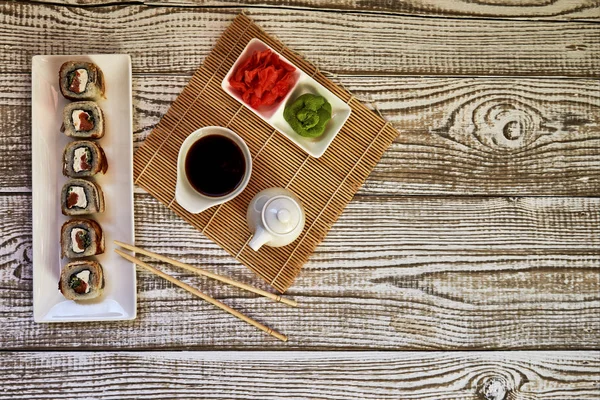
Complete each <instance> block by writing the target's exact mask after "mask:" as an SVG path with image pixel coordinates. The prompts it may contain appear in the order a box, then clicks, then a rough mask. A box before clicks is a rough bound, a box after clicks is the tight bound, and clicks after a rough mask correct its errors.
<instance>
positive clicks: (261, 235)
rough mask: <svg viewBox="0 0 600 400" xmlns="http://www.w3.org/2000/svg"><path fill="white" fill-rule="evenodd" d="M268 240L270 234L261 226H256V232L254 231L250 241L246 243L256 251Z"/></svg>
mask: <svg viewBox="0 0 600 400" xmlns="http://www.w3.org/2000/svg"><path fill="white" fill-rule="evenodd" d="M269 240H271V235H270V234H269V233H268V232H267V231H265V230H264V229H263V228H261V227H257V228H256V232H254V235H253V236H252V239H250V243H248V245H249V246H250V248H251V249H252V250H254V251H258V249H260V248H261V247H262V245H263V244H265V243H267V242H268V241H269Z"/></svg>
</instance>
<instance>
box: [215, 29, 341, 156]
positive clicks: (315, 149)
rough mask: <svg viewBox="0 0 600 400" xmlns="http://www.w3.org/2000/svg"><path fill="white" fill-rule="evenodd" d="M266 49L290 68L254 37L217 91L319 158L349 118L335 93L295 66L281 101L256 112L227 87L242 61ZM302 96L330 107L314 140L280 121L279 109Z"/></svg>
mask: <svg viewBox="0 0 600 400" xmlns="http://www.w3.org/2000/svg"><path fill="white" fill-rule="evenodd" d="M266 49H270V50H271V51H272V52H274V53H275V54H277V55H278V56H279V58H280V59H281V60H282V61H284V62H286V63H288V64H290V65H294V64H292V63H291V62H290V61H288V60H287V59H286V58H285V57H283V56H282V55H281V54H279V53H278V52H276V51H275V50H273V48H271V47H270V46H268V45H267V44H266V43H264V42H263V41H261V40H259V39H256V38H254V39H252V40H250V42H248V44H247V45H246V48H245V49H244V50H243V51H242V53H241V54H240V56H239V57H238V59H237V60H236V61H235V63H234V64H233V66H232V67H231V69H230V70H229V72H228V73H227V75H225V78H224V79H223V82H221V88H223V90H224V91H225V92H227V94H229V95H230V96H231V97H233V98H234V99H236V100H237V101H239V102H240V103H241V104H243V105H245V106H246V107H247V108H248V109H249V110H250V111H252V112H253V113H254V114H256V115H258V116H259V117H260V118H261V119H263V120H264V121H265V122H266V123H268V124H269V125H271V126H272V127H273V128H274V129H276V130H278V131H279V132H281V133H282V134H283V135H284V136H286V137H287V138H288V139H290V140H291V141H292V142H294V143H295V144H296V145H297V146H298V147H300V148H301V149H302V150H304V151H305V152H307V153H308V154H310V155H311V156H313V157H315V158H318V157H321V156H322V155H323V153H325V150H327V147H329V145H330V144H331V142H332V141H333V139H334V138H335V136H336V135H337V134H338V132H339V131H340V129H342V126H343V125H344V123H346V120H347V119H348V117H350V113H351V112H352V110H351V109H350V106H349V105H348V104H346V103H344V102H343V101H342V100H341V99H340V98H339V97H337V96H336V95H335V94H333V93H331V92H330V91H329V90H327V89H326V88H325V87H324V86H323V85H321V84H320V83H319V82H317V81H315V80H314V79H313V78H311V77H310V76H308V74H306V73H305V72H304V71H302V70H301V69H300V68H298V67H295V68H296V71H294V81H295V83H294V86H293V87H292V89H291V90H290V91H289V92H288V94H287V95H286V96H285V97H284V98H283V99H282V100H281V101H279V102H278V103H275V104H273V105H272V106H270V107H260V108H259V109H258V110H256V109H254V108H252V107H250V105H249V104H246V103H245V102H244V101H243V100H242V96H241V94H240V93H239V92H237V91H236V90H235V89H233V88H232V87H231V85H230V84H229V77H230V76H231V75H232V74H233V72H234V71H235V70H236V69H237V67H238V66H239V65H240V64H241V63H242V61H244V60H246V58H247V57H250V56H252V54H253V53H254V52H255V51H263V50H266ZM305 93H312V94H318V95H320V96H323V97H324V98H325V99H326V100H327V101H328V102H329V104H331V108H332V113H331V120H330V121H329V122H328V123H327V126H326V127H325V132H324V133H323V135H321V136H319V137H318V138H307V137H304V136H300V135H299V134H297V133H296V132H295V131H294V130H293V129H292V127H291V126H290V125H289V124H288V123H287V121H286V120H285V119H284V118H283V110H284V109H285V106H286V105H287V104H288V103H291V102H293V101H294V100H296V99H297V98H298V97H299V96H300V95H303V94H305Z"/></svg>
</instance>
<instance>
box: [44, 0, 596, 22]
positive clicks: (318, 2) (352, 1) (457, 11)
mask: <svg viewBox="0 0 600 400" xmlns="http://www.w3.org/2000/svg"><path fill="white" fill-rule="evenodd" d="M38 2H41V3H53V4H56V3H63V4H70V5H82V6H90V5H95V6H97V5H103V4H114V2H112V1H111V0H58V1H57V0H38ZM129 3H131V2H129ZM134 3H139V4H146V5H152V6H159V5H166V6H181V7H227V6H228V7H249V6H252V7H281V8H284V7H285V8H289V7H294V8H301V9H305V10H310V11H312V10H314V9H317V10H324V9H327V10H338V11H368V12H382V13H401V14H413V15H425V16H442V17H486V18H530V19H536V20H546V19H552V20H581V19H584V20H597V19H599V18H600V10H599V9H598V3H597V2H596V1H594V0H575V1H573V0H571V1H550V2H549V1H546V0H533V1H527V2H514V1H510V0H500V1H498V0H493V1H474V0H437V1H435V2H431V1H427V0H409V1H386V0H370V1H368V2H365V1H360V0H344V1H333V0H283V1H281V0H244V1H238V0H149V1H143V0H137V1H134Z"/></svg>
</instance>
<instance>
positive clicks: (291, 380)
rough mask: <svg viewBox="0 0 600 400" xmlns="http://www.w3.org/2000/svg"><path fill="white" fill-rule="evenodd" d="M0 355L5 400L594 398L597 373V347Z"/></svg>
mask: <svg viewBox="0 0 600 400" xmlns="http://www.w3.org/2000/svg"><path fill="white" fill-rule="evenodd" d="M2 357H3V359H2V363H1V364H0V385H1V386H2V387H3V390H2V391H0V399H11V400H14V399H28V400H29V399H32V398H35V399H48V400H58V399H81V398H102V399H120V400H125V399H138V398H140V397H143V396H150V397H151V398H153V399H174V398H202V399H249V398H258V399H289V400H292V399H294V400H299V399H308V398H310V399H323V400H333V399H358V398H361V399H374V400H385V399H390V400H392V399H394V400H396V399H436V400H444V399H446V400H450V399H473V400H475V399H477V400H485V399H487V400H503V399H513V400H537V399H540V400H541V399H545V400H552V399H556V400H558V399H560V400H569V399H573V400H575V399H576V400H586V399H589V400H592V399H597V398H598V397H597V395H598V380H599V379H600V373H599V371H600V353H599V352H597V351H595V352H587V353H583V352H531V351H530V352H485V353H482V352H469V353H462V354H461V353H440V352H428V353H422V352H417V353H415V352H409V353H381V352H379V353H376V352H361V353H346V354H343V353H339V352H320V353H302V352H285V353H282V352H208V353H206V352H205V353H197V352H196V353H189V352H186V353H177V352H161V353H153V352H149V353H148V352H142V353H132V352H123V353H115V352H107V353H85V352H69V353H60V352H59V353H4V354H2ZM83 382H85V384H82V383H83ZM490 383H491V384H492V385H494V388H495V389H496V391H495V392H492V391H491V390H489V389H490V386H491V385H490ZM494 393H495V394H494ZM485 394H487V395H485ZM501 395H503V396H501Z"/></svg>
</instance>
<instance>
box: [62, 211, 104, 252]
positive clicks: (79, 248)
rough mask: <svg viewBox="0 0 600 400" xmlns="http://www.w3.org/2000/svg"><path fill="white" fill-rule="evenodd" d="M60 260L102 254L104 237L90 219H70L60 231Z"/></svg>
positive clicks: (95, 223)
mask: <svg viewBox="0 0 600 400" xmlns="http://www.w3.org/2000/svg"><path fill="white" fill-rule="evenodd" d="M60 248H61V252H60V253H61V257H62V258H81V257H89V256H95V255H97V254H102V253H104V235H103V233H102V228H100V225H99V224H98V223H97V222H96V221H94V220H91V219H83V218H79V219H71V220H69V221H67V222H65V223H64V224H63V225H62V227H61V229H60Z"/></svg>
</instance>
